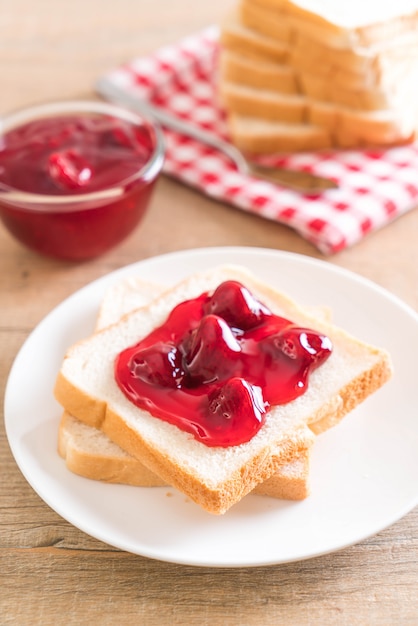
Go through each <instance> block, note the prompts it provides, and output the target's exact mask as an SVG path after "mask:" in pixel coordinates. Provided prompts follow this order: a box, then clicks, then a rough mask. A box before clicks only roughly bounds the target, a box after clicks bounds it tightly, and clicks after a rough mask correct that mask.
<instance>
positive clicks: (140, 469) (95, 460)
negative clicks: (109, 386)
mask: <svg viewBox="0 0 418 626" xmlns="http://www.w3.org/2000/svg"><path fill="white" fill-rule="evenodd" d="M58 451H59V453H60V455H61V456H62V458H63V459H65V462H66V465H67V467H68V469H69V470H70V471H71V472H73V473H74V474H78V475H79V476H84V477H85V478H90V479H93V480H100V481H103V482H107V483H117V484H125V485H132V486H136V487H162V486H167V482H166V481H164V480H162V479H161V478H160V477H159V476H157V474H155V473H154V472H152V471H151V470H149V469H148V468H147V467H146V466H145V465H144V464H143V463H141V461H139V460H138V459H136V458H135V457H133V456H132V455H131V454H128V453H127V452H125V450H123V449H122V448H121V447H120V446H118V445H117V444H115V443H113V441H111V440H110V439H109V437H107V435H105V434H104V433H103V432H102V431H100V430H98V429H97V428H94V427H93V426H87V424H83V422H80V420H78V419H76V418H75V417H73V416H72V415H70V414H69V413H67V412H66V411H64V412H63V414H62V417H61V422H60V426H59V431H58ZM309 467H310V454H309V449H306V450H304V451H302V452H301V453H300V455H299V456H298V457H297V458H295V459H294V460H293V461H291V462H289V463H286V464H285V465H283V466H282V467H280V468H279V469H278V470H277V472H276V473H275V474H274V475H273V476H272V477H271V478H269V479H267V480H265V481H264V482H263V483H261V484H260V485H257V486H256V487H255V488H254V489H253V491H252V492H251V493H252V494H259V495H263V496H270V497H273V498H278V499H281V500H303V499H304V498H306V497H307V496H308V495H309Z"/></svg>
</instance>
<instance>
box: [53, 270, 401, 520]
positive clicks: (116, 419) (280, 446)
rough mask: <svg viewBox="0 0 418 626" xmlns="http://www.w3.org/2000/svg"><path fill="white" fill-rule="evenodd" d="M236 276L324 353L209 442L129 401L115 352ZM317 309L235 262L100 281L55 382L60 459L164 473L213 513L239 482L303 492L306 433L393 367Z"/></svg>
mask: <svg viewBox="0 0 418 626" xmlns="http://www.w3.org/2000/svg"><path fill="white" fill-rule="evenodd" d="M225 280H238V281H239V282H241V283H242V284H244V285H246V287H247V288H248V289H250V291H251V292H252V293H253V294H254V295H255V296H256V297H257V298H259V299H260V301H262V302H263V303H264V304H265V305H266V306H267V307H268V308H269V309H270V310H272V311H273V312H274V313H276V314H278V315H281V316H283V317H286V318H287V319H291V320H292V321H293V322H294V323H295V324H296V325H298V326H302V327H309V328H313V329H315V330H317V331H318V332H321V333H326V334H327V336H328V337H329V338H330V339H331V341H332V343H333V351H332V354H331V356H330V357H329V358H328V360H327V361H326V362H325V363H324V364H322V365H321V366H320V367H319V368H317V369H316V370H315V371H313V372H312V374H311V377H310V381H309V386H308V388H307V390H306V392H305V393H304V394H303V395H302V396H301V397H300V398H298V399H296V400H294V401H291V402H289V403H287V404H285V405H282V406H280V407H272V409H271V410H270V411H269V412H268V413H267V415H266V421H265V423H264V424H263V426H262V427H261V429H260V431H259V432H258V433H257V434H256V435H255V436H254V437H252V439H250V441H248V442H247V443H243V444H240V445H237V446H227V447H210V446H207V445H205V444H204V443H202V442H200V441H198V440H196V439H195V438H194V437H193V436H192V435H190V434H188V433H186V432H184V431H183V430H182V429H180V428H178V427H177V426H175V425H172V424H169V423H167V422H165V421H163V420H161V419H159V418H156V417H153V416H152V415H151V414H150V413H149V412H148V411H145V410H143V409H139V408H138V407H136V406H135V405H134V404H132V403H131V402H130V401H129V400H128V399H127V398H126V396H125V395H124V393H123V392H122V391H121V390H120V389H119V387H118V386H117V384H116V382H115V377H114V363H115V359H116V357H117V355H118V354H119V353H120V351H122V350H123V349H125V348H127V347H130V346H132V345H135V344H136V343H137V342H138V341H139V340H140V339H142V338H143V337H145V336H147V335H148V334H149V333H150V332H151V331H152V330H153V329H154V328H156V327H158V326H159V325H160V324H162V323H163V322H164V321H165V319H166V317H167V316H168V315H169V313H170V311H171V310H172V309H173V308H174V307H175V306H176V305H177V304H179V303H180V302H183V301H184V300H187V299H190V298H194V297H198V296H199V295H200V294H201V293H206V292H207V293H211V292H213V291H214V290H215V289H216V287H217V286H218V285H219V284H221V283H222V282H224V281H225ZM329 317H330V315H329V313H328V311H327V309H322V308H319V309H318V308H316V307H312V308H308V307H301V306H299V305H298V304H297V303H295V302H293V301H292V300H291V299H289V298H288V297H287V296H286V295H284V294H281V293H280V292H278V291H276V290H273V289H272V288H271V287H270V286H268V285H265V284H264V283H262V282H260V281H259V280H258V279H257V278H256V277H255V276H253V275H252V274H251V273H249V272H248V271H247V270H246V269H245V268H241V267H235V266H222V267H217V268H212V269H210V270H208V271H206V272H202V273H199V274H192V275H191V276H190V277H189V278H187V279H185V280H184V281H181V282H180V283H179V284H177V285H175V286H173V288H170V289H168V290H167V289H165V290H162V288H161V287H159V286H156V285H149V284H146V283H143V281H141V280H140V279H130V281H128V283H126V282H123V283H121V284H120V285H116V286H115V287H112V288H111V289H110V291H109V292H108V294H107V296H106V298H105V300H104V302H103V305H102V308H101V311H100V314H99V319H98V323H97V331H96V332H95V333H94V334H93V335H92V336H90V337H88V338H87V339H85V340H83V341H81V342H78V343H77V344H75V345H74V346H72V347H71V348H70V349H69V350H68V352H67V355H66V357H65V359H64V361H63V364H62V367H61V369H60V372H59V373H58V377H57V382H56V386H55V394H56V398H57V399H58V401H59V402H60V403H61V405H62V407H63V409H64V413H63V416H62V419H61V424H60V426H59V446H58V448H59V452H60V454H61V455H62V456H63V457H64V458H65V459H66V463H67V466H68V468H69V469H70V470H71V471H73V472H75V473H77V474H81V475H82V476H85V477H86V478H90V479H97V480H102V481H106V482H119V483H127V484H131V485H138V486H144V487H145V486H147V487H153V486H159V485H171V486H173V487H175V488H177V489H178V490H179V491H181V492H183V493H184V494H185V495H186V496H187V497H188V498H190V499H191V500H193V501H194V502H196V503H197V504H199V505H200V506H202V507H203V508H204V509H205V510H207V511H209V512H211V513H215V514H221V513H224V512H226V511H227V510H228V509H229V508H230V507H231V506H232V505H234V504H235V503H237V502H239V501H240V500H241V499H242V498H243V497H244V496H245V495H246V494H250V493H251V492H253V493H258V494H262V495H267V496H272V497H276V498H288V499H301V498H304V497H306V495H307V494H308V492H309V452H310V449H311V446H312V444H313V443H314V441H315V435H317V434H319V433H321V432H323V431H324V430H326V429H328V428H330V427H331V426H334V425H336V424H338V422H339V421H340V420H341V418H342V417H343V416H345V415H346V414H347V413H348V412H350V411H351V410H352V409H353V408H355V407H356V406H357V405H358V404H359V403H360V402H362V401H363V400H365V399H366V398H367V397H368V396H369V395H370V394H371V393H373V392H374V391H376V390H377V389H378V388H380V387H381V386H382V385H383V384H384V383H385V382H386V381H387V380H388V379H389V378H390V376H391V372H392V368H391V363H390V358H389V356H388V354H387V353H386V351H385V350H382V349H379V348H376V347H373V346H370V345H368V344H365V343H364V342H363V341H360V340H358V339H356V338H354V337H352V336H350V335H349V334H347V333H346V332H345V331H344V330H342V329H340V328H338V327H336V326H335V325H333V324H332V323H331V322H330V319H329Z"/></svg>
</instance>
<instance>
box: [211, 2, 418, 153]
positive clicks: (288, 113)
mask: <svg viewBox="0 0 418 626" xmlns="http://www.w3.org/2000/svg"><path fill="white" fill-rule="evenodd" d="M417 26H418V3H417V2H416V1H415V0H400V1H399V2H393V3H385V2H380V1H377V0H371V1H370V2H364V1H363V2H360V0H351V1H350V0H341V1H339V2H336V1H334V2H333V1H332V0H293V1H291V0H240V1H239V4H238V6H237V7H236V11H235V12H234V14H233V15H231V16H229V17H228V18H227V19H226V20H225V21H224V23H223V24H222V26H221V52H220V66H219V95H220V99H221V101H222V104H223V106H224V108H225V109H226V112H227V115H228V122H229V129H230V135H231V139H232V141H233V142H234V143H235V144H236V145H237V146H238V147H239V148H241V149H242V150H245V151H250V152H254V153H271V152H294V151H301V150H320V149H325V148H329V147H336V148H355V147H369V146H372V147H382V146H384V147H385V146H393V145H397V144H405V143H409V142H412V141H413V140H414V139H415V133H416V127H417V113H418V29H417Z"/></svg>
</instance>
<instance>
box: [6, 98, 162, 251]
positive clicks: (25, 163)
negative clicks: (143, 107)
mask: <svg viewBox="0 0 418 626" xmlns="http://www.w3.org/2000/svg"><path fill="white" fill-rule="evenodd" d="M163 161H164V140H163V135H162V132H161V130H160V128H159V127H158V125H156V124H154V123H153V122H151V121H150V120H148V119H146V118H145V117H143V116H141V115H139V114H137V113H133V112H130V111H127V110H125V109H122V108H119V107H117V106H113V105H110V104H107V103H102V102H93V101H92V102H88V101H86V102H83V101H74V102H57V103H50V104H44V105H39V106H35V107H32V108H29V109H26V110H22V111H19V112H17V113H14V114H11V115H9V116H6V117H3V118H2V119H1V121H0V218H1V220H2V222H3V224H4V226H5V227H6V229H7V230H8V231H9V232H10V233H11V234H12V235H13V236H14V237H15V238H16V239H17V240H19V241H20V242H21V243H23V244H24V245H26V246H27V247H29V248H31V249H32V250H35V251H37V252H38V253H41V254H44V255H46V256H50V257H55V258H59V259H68V260H72V261H82V260H86V259H90V258H94V257H97V256H99V255H101V254H103V253H104V252H106V251H107V250H109V249H111V248H113V247H114V246H116V245H117V244H118V243H120V242H121V241H123V240H124V239H125V238H126V237H127V236H128V235H129V234H130V233H132V231H133V230H134V229H135V228H136V227H137V226H138V224H139V223H140V222H141V220H142V218H143V217H144V215H145V213H146V210H147V208H148V205H149V200H150V196H151V193H152V190H153V187H154V183H155V181H156V180H157V178H158V175H159V173H160V172H161V168H162V165H163Z"/></svg>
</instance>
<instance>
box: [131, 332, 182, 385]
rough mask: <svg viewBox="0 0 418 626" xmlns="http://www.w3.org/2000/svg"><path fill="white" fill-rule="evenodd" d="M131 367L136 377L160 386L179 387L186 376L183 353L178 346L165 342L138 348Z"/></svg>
mask: <svg viewBox="0 0 418 626" xmlns="http://www.w3.org/2000/svg"><path fill="white" fill-rule="evenodd" d="M129 369H130V372H131V374H132V376H133V377H134V378H140V379H141V380H143V381H144V382H146V383H148V384H150V385H158V386H159V387H167V388H176V387H179V386H180V384H181V381H182V378H183V376H184V372H183V370H182V367H181V354H180V353H179V351H178V350H177V348H176V346H174V345H170V344H169V343H163V342H159V343H156V344H155V345H153V346H150V347H148V348H143V349H142V350H138V352H136V353H135V354H134V355H133V357H132V359H131V360H130V362H129Z"/></svg>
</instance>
